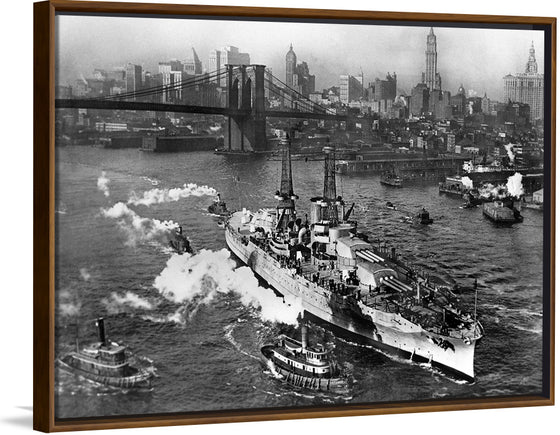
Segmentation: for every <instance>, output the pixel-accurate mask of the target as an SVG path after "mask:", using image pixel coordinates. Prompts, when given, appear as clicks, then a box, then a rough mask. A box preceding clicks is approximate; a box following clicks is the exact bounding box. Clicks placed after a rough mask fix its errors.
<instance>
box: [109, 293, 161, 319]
mask: <svg viewBox="0 0 560 435" xmlns="http://www.w3.org/2000/svg"><path fill="white" fill-rule="evenodd" d="M101 302H102V303H103V304H104V305H105V307H106V308H107V312H108V313H109V314H117V313H119V312H120V311H121V308H123V307H130V308H136V309H141V310H151V309H153V308H154V306H153V304H152V303H151V302H150V301H148V300H146V299H143V298H141V297H140V296H138V295H137V294H135V293H132V292H130V291H129V292H126V293H125V294H124V296H122V295H120V294H118V293H116V292H113V293H111V297H110V298H105V299H102V300H101Z"/></svg>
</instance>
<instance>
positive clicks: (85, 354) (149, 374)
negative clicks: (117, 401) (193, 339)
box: [57, 317, 154, 389]
mask: <svg viewBox="0 0 560 435" xmlns="http://www.w3.org/2000/svg"><path fill="white" fill-rule="evenodd" d="M96 324H97V331H98V336H99V341H98V342H96V343H92V344H90V345H88V346H86V347H84V348H82V349H79V348H78V345H76V350H75V351H73V352H70V353H68V354H66V355H64V356H63V357H62V358H60V359H58V360H57V363H58V365H59V367H61V368H62V369H64V370H66V371H69V372H71V373H75V374H78V375H80V376H83V377H84V378H87V379H90V380H92V381H95V382H98V383H100V384H104V385H110V386H112V387H118V388H146V389H149V388H151V386H152V378H153V377H154V371H153V368H146V369H139V368H136V367H132V366H131V365H130V361H129V357H128V355H127V353H126V347H125V346H122V345H119V344H117V343H114V342H109V340H108V339H107V337H106V335H105V326H104V319H103V317H100V318H98V319H97V322H96Z"/></svg>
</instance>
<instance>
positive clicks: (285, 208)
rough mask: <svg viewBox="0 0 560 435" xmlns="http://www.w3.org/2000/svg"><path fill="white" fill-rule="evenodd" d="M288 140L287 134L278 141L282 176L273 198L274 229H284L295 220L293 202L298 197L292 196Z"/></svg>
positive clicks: (290, 156) (290, 158)
mask: <svg viewBox="0 0 560 435" xmlns="http://www.w3.org/2000/svg"><path fill="white" fill-rule="evenodd" d="M290 146H291V143H290V138H289V136H288V134H285V135H284V137H282V139H281V140H280V147H281V149H282V175H281V177H282V178H281V180H280V190H279V191H277V192H276V195H275V198H276V199H277V200H278V205H277V206H276V222H277V225H276V228H277V229H286V228H287V227H288V223H289V222H291V221H293V220H295V217H296V206H295V200H296V199H298V196H297V195H295V194H294V186H293V182H292V155H291V151H290Z"/></svg>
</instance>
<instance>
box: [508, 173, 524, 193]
mask: <svg viewBox="0 0 560 435" xmlns="http://www.w3.org/2000/svg"><path fill="white" fill-rule="evenodd" d="M521 180H523V175H521V174H520V173H519V172H516V173H515V174H513V175H512V176H511V177H509V178H508V180H507V184H506V188H507V191H508V193H509V194H510V195H511V196H513V197H515V198H519V197H520V196H521V195H523V194H524V193H525V190H523V183H522V182H521Z"/></svg>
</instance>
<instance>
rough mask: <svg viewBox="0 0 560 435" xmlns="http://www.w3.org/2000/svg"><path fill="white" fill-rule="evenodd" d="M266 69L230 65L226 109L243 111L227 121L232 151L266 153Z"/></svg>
mask: <svg viewBox="0 0 560 435" xmlns="http://www.w3.org/2000/svg"><path fill="white" fill-rule="evenodd" d="M264 69H265V66H264V65H240V66H236V65H227V93H226V95H227V98H226V105H227V107H228V108H229V109H239V110H240V111H241V113H240V114H237V115H229V116H228V117H227V123H226V134H225V138H224V139H225V145H226V147H227V149H228V150H229V151H260V150H264V149H266V116H265V104H264V102H265V98H264Z"/></svg>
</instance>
